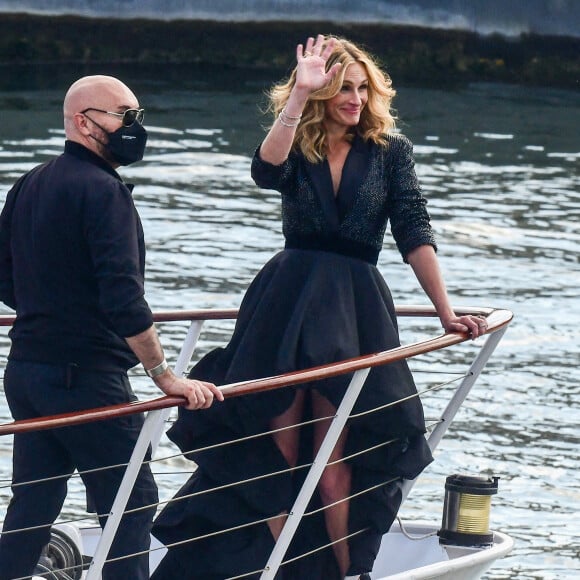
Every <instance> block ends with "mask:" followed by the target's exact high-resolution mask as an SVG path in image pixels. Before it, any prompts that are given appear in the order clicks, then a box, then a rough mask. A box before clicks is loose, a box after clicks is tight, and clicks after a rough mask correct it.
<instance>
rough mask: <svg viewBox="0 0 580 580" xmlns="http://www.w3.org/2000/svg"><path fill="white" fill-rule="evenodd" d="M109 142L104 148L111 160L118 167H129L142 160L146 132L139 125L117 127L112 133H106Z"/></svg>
mask: <svg viewBox="0 0 580 580" xmlns="http://www.w3.org/2000/svg"><path fill="white" fill-rule="evenodd" d="M107 136H108V138H109V142H108V143H107V145H106V147H107V149H108V150H109V153H110V154H111V155H112V157H113V159H114V160H115V161H116V162H117V163H119V164H120V165H131V163H135V162H137V161H141V159H143V154H144V153H145V145H146V144H147V131H146V130H145V127H143V125H141V123H137V122H135V123H133V124H132V125H131V126H130V127H119V128H118V129H117V130H116V131H114V132H113V133H107Z"/></svg>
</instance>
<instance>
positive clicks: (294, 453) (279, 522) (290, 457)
mask: <svg viewBox="0 0 580 580" xmlns="http://www.w3.org/2000/svg"><path fill="white" fill-rule="evenodd" d="M303 407H304V391H301V390H297V391H296V397H295V398H294V401H293V403H292V405H290V407H288V409H286V411H284V413H282V414H281V415H278V416H277V417H274V419H272V421H271V422H270V429H272V430H275V429H282V428H283V427H288V426H290V425H296V424H297V423H300V421H301V420H302V410H303ZM299 435H300V428H299V427H297V428H296V429H285V430H284V431H279V432H277V433H273V434H272V438H273V439H274V442H275V443H276V445H277V446H278V448H279V449H280V452H281V453H282V455H283V456H284V459H286V462H287V463H288V465H289V466H290V467H295V466H296V463H297V462H298V448H299V445H298V441H299ZM285 523H286V517H279V518H276V519H274V520H270V521H269V522H268V527H269V528H270V532H271V533H272V536H273V537H274V539H275V540H277V539H278V537H279V536H280V533H281V532H282V528H283V527H284V524H285Z"/></svg>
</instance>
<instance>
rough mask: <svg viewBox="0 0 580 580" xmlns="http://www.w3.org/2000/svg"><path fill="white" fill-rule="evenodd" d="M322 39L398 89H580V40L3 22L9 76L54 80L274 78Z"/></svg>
mask: <svg viewBox="0 0 580 580" xmlns="http://www.w3.org/2000/svg"><path fill="white" fill-rule="evenodd" d="M317 32H322V33H332V34H335V35H338V36H344V37H346V38H349V39H350V40H353V41H355V42H358V43H361V44H363V45H364V46H366V47H367V48H368V49H369V50H370V51H371V52H372V53H373V54H375V55H376V56H377V58H378V59H379V60H380V62H381V63H383V64H384V66H385V68H386V70H388V71H389V73H390V74H391V76H392V77H393V78H394V79H395V80H396V82H397V84H406V85H417V86H438V87H444V86H461V85H464V84H468V83H472V82H499V83H512V84H520V85H529V86H542V87H551V88H562V89H573V90H574V89H579V88H580V39H578V38H569V37H547V36H534V35H525V36H520V37H518V38H513V39H511V38H506V37H503V36H499V35H493V36H481V35H478V34H475V33H470V32H465V31H452V30H440V29H428V28H419V27H405V26H387V25H381V24H344V23H333V22H238V23H234V22H217V21H198V20H175V21H155V20H145V19H139V20H116V19H95V18H83V17H76V16H52V17H51V16H35V15H28V14H26V15H25V14H2V18H1V19H0V71H1V70H2V69H5V72H6V69H7V68H9V69H10V70H11V71H12V70H16V69H18V68H19V67H22V68H23V69H26V68H28V69H30V68H31V67H32V68H33V69H34V68H36V69H38V68H43V67H44V68H46V69H47V71H49V70H53V69H55V68H57V69H58V67H61V66H75V67H85V68H86V67H89V68H94V67H95V66H100V67H103V65H114V66H123V65H129V64H132V65H134V66H136V65H139V66H145V67H147V66H159V65H167V64H175V65H187V64H191V65H196V66H198V67H199V66H201V67H212V68H214V69H215V67H219V68H220V69H222V68H224V69H230V70H235V69H240V70H246V71H254V72H255V73H256V74H264V73H269V74H268V76H270V77H271V78H277V77H279V76H280V75H281V74H286V73H287V72H288V71H289V70H290V69H291V68H292V66H293V64H294V47H295V45H296V44H297V43H298V42H302V41H304V40H305V39H306V37H307V36H309V35H310V36H311V35H313V34H315V33H317ZM270 73H271V74H270ZM1 76H5V75H1ZM5 83H6V79H5V80H4V84H5Z"/></svg>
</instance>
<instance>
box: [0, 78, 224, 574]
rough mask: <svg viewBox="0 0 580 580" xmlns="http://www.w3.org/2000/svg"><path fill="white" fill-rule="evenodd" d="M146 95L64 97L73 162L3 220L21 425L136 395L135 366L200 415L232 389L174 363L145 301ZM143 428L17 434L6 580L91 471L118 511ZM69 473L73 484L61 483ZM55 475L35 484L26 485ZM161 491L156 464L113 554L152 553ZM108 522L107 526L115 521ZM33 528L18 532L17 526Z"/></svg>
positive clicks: (25, 565)
mask: <svg viewBox="0 0 580 580" xmlns="http://www.w3.org/2000/svg"><path fill="white" fill-rule="evenodd" d="M143 116H144V113H143V109H139V102H138V100H137V98H136V96H135V95H134V94H133V92H132V91H131V90H130V89H129V88H128V87H127V86H126V85H124V84H123V83H122V82H121V81H119V80H118V79H115V78H113V77H108V76H90V77H83V78H81V79H80V80H78V81H76V82H75V83H74V84H73V85H72V86H71V87H70V88H69V90H68V92H67V94H66V96H65V99H64V126H65V134H66V143H65V149H64V153H63V154H62V155H60V156H59V157H57V158H56V159H53V160H52V161H49V162H48V163H45V164H44V165H41V166H39V167H36V168H35V169H33V170H32V171H30V172H29V173H27V174H26V175H24V176H23V177H22V178H20V180H19V181H18V182H17V183H16V184H15V186H14V187H13V188H12V189H11V191H10V192H9V193H8V196H7V199H6V203H5V206H4V209H3V211H2V214H1V215H0V300H2V301H3V302H4V303H5V304H7V305H8V306H10V307H11V308H13V309H15V310H16V321H15V323H14V326H13V328H12V329H11V331H10V338H11V350H10V354H9V357H8V365H7V367H6V371H5V375H4V387H5V393H6V398H7V400H8V404H9V406H10V410H11V413H12V416H13V417H14V419H16V420H20V419H29V418H34V417H40V416H46V415H53V414H58V413H65V412H75V411H78V410H81V409H88V408H92V407H100V406H104V405H114V404H117V403H127V402H130V401H133V400H135V399H136V397H135V395H134V394H133V392H132V390H131V386H130V384H129V381H128V378H127V370H128V369H129V368H131V367H133V366H135V365H136V364H138V363H139V362H141V364H142V365H143V367H144V368H145V369H146V372H147V374H148V375H149V376H150V377H151V378H152V379H153V381H154V382H155V384H156V385H157V386H158V387H159V388H160V389H161V390H162V391H163V392H164V393H165V394H167V395H176V396H184V397H185V398H186V399H187V401H188V404H187V408H188V409H202V408H207V407H209V406H210V405H211V404H212V402H213V399H214V397H216V398H217V399H218V400H223V396H222V394H221V392H220V391H219V390H218V389H217V388H216V387H215V386H214V385H213V384H210V383H205V382H202V381H193V380H189V379H185V378H183V377H178V376H176V375H175V374H174V373H173V372H172V371H171V370H170V369H169V368H168V366H167V363H166V362H165V358H164V355H163V349H162V347H161V344H160V342H159V338H158V335H157V332H156V330H155V327H154V325H153V318H152V314H151V310H150V308H149V306H148V304H147V302H146V300H145V297H144V269H145V244H144V239H143V229H142V226H141V221H140V219H139V216H138V214H137V211H136V208H135V205H134V203H133V199H132V197H131V189H132V186H130V185H128V184H125V183H123V181H122V180H121V178H120V176H119V175H118V174H117V172H116V168H118V167H119V166H120V165H128V164H130V163H133V162H135V161H139V160H140V159H141V158H142V157H143V152H144V149H145V143H146V139H147V133H146V131H145V128H144V127H143V125H142V123H143ZM142 424H143V418H142V417H141V416H136V415H132V416H130V417H128V418H122V419H115V420H108V421H104V422H97V423H90V424H87V425H80V426H75V427H67V428H63V429H57V430H54V431H37V432H32V433H23V434H17V435H15V436H14V450H13V497H12V500H11V502H10V505H9V506H8V511H7V514H6V518H5V520H4V527H3V534H2V537H1V538H0V579H2V580H4V579H8V578H15V577H21V576H30V575H31V574H32V572H33V570H34V567H35V565H36V562H38V559H39V556H40V553H41V550H42V548H43V546H44V545H46V544H47V543H48V541H49V539H50V525H51V524H52V523H53V522H54V520H55V519H56V517H57V516H58V514H59V512H60V510H61V508H62V504H63V502H64V499H65V496H66V489H67V480H68V477H69V476H70V475H71V474H72V473H73V471H74V470H75V469H78V471H79V472H80V473H81V477H82V478H83V481H84V484H85V486H86V488H87V495H88V496H89V497H90V499H91V501H92V503H94V507H95V509H96V510H97V513H98V514H107V513H109V511H110V508H111V505H112V502H113V499H114V496H115V493H116V491H117V489H118V487H119V484H120V481H121V479H122V477H123V472H124V468H117V469H108V470H104V471H93V470H95V469H97V468H99V467H103V466H106V465H111V464H117V465H122V464H124V463H126V462H127V461H128V460H129V458H130V455H131V452H132V449H133V447H134V445H135V442H136V439H137V436H138V434H139V431H140V428H141V426H142ZM58 476H60V477H58ZM44 478H52V479H48V481H46V482H44V483H37V484H34V485H22V486H21V485H18V484H19V483H22V482H27V481H36V480H39V479H44ZM156 501H157V487H156V485H155V482H154V480H153V476H152V474H151V471H150V469H149V467H148V466H142V468H141V471H140V474H139V476H138V479H137V482H136V484H135V487H134V490H133V493H132V495H131V498H130V499H129V503H128V506H127V509H129V510H130V509H134V508H139V507H142V506H150V507H149V508H148V509H144V510H141V511H136V512H135V513H132V514H129V515H127V516H125V517H124V518H123V519H122V521H121V525H120V528H119V531H118V533H117V536H116V540H115V542H114V543H113V545H112V547H111V551H110V553H109V558H116V557H119V556H123V555H127V554H133V553H137V552H141V551H146V550H147V549H148V547H149V531H150V526H151V520H152V517H153V515H154V513H155V503H156ZM104 520H105V518H101V523H102V524H103V523H104ZM22 528H31V529H28V530H26V531H19V532H14V533H10V534H7V533H6V532H8V531H10V530H20V529H22ZM103 578H105V579H121V578H123V579H126V580H137V579H146V578H149V570H148V556H147V554H145V555H142V556H139V557H133V558H127V559H122V560H119V561H118V562H114V563H111V564H108V565H106V566H105V567H104V569H103Z"/></svg>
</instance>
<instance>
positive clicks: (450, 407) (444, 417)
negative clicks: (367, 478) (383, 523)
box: [401, 326, 507, 504]
mask: <svg viewBox="0 0 580 580" xmlns="http://www.w3.org/2000/svg"><path fill="white" fill-rule="evenodd" d="M506 330H507V326H504V327H503V328H500V329H499V330H496V331H495V332H494V333H493V334H490V335H489V336H488V338H487V340H486V341H485V344H484V345H483V346H482V347H481V350H480V351H479V352H478V353H477V356H476V357H475V359H474V360H473V362H472V363H471V366H470V367H469V371H468V372H467V375H466V376H465V378H464V379H463V380H462V381H461V383H460V384H459V386H458V387H457V389H455V393H453V396H452V397H451V399H450V400H449V403H447V406H446V407H445V409H444V411H443V413H441V417H440V418H439V422H438V423H437V425H436V426H435V428H434V429H433V431H431V435H430V436H429V437H428V438H427V443H428V444H429V448H430V449H431V451H435V449H436V447H437V445H439V442H440V441H441V439H442V438H443V435H445V433H446V431H447V429H449V426H450V425H451V422H452V421H453V419H454V418H455V415H456V414H457V411H458V410H459V408H460V407H461V405H463V403H464V401H465V399H466V398H467V395H469V392H470V391H471V388H472V387H473V385H474V384H475V381H476V380H477V379H478V378H479V375H480V374H481V371H482V370H483V367H484V366H485V365H486V364H487V361H488V360H489V358H490V357H491V355H492V354H493V351H494V350H495V348H496V347H497V345H498V343H499V341H500V340H501V338H502V337H503V335H504V333H505V331H506ZM416 481H417V479H412V480H409V479H406V480H404V481H403V483H402V488H401V489H402V496H403V500H402V502H403V501H405V499H406V498H407V496H408V495H409V493H410V492H411V489H412V487H413V486H414V485H415V482H416ZM402 502H401V504H402Z"/></svg>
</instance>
